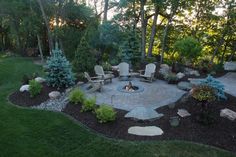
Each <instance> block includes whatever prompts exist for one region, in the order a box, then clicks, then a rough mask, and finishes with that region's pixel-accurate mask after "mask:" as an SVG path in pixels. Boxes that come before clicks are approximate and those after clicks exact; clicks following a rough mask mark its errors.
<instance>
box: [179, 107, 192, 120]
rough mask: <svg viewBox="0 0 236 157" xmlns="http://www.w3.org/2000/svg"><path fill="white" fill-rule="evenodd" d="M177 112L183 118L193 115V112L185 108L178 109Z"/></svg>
mask: <svg viewBox="0 0 236 157" xmlns="http://www.w3.org/2000/svg"><path fill="white" fill-rule="evenodd" d="M177 114H178V115H179V116H180V117H182V118H184V117H188V116H191V114H190V113H189V112H188V111H187V110H185V109H178V112H177Z"/></svg>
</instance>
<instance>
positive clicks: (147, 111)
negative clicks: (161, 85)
mask: <svg viewBox="0 0 236 157" xmlns="http://www.w3.org/2000/svg"><path fill="white" fill-rule="evenodd" d="M163 116H164V115H163V114H161V113H157V112H156V111H155V110H153V109H151V108H146V107H136V108H134V109H133V110H131V111H130V112H128V113H127V114H126V115H125V117H126V118H134V119H138V120H152V119H159V118H161V117H163Z"/></svg>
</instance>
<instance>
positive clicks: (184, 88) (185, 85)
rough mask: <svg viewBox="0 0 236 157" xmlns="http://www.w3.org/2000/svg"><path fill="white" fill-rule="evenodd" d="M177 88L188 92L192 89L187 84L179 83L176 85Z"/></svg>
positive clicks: (190, 85)
mask: <svg viewBox="0 0 236 157" xmlns="http://www.w3.org/2000/svg"><path fill="white" fill-rule="evenodd" d="M177 87H178V88H179V89H181V90H185V91H189V90H191V89H192V84H191V83H189V82H185V81H181V82H179V83H178V85H177Z"/></svg>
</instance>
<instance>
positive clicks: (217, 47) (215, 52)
mask: <svg viewBox="0 0 236 157" xmlns="http://www.w3.org/2000/svg"><path fill="white" fill-rule="evenodd" d="M223 44H224V35H223V36H222V37H221V39H220V41H219V42H218V44H217V46H216V47H215V50H214V52H213V55H212V57H211V61H210V63H211V64H213V62H214V59H215V56H216V54H217V53H218V51H219V48H220V47H221V46H222V45H223Z"/></svg>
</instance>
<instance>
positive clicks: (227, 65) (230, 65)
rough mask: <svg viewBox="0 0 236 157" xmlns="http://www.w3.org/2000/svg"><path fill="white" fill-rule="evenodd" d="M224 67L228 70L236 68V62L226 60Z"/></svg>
mask: <svg viewBox="0 0 236 157" xmlns="http://www.w3.org/2000/svg"><path fill="white" fill-rule="evenodd" d="M224 69H225V70H227V71H234V70H236V62H225V64H224Z"/></svg>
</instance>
